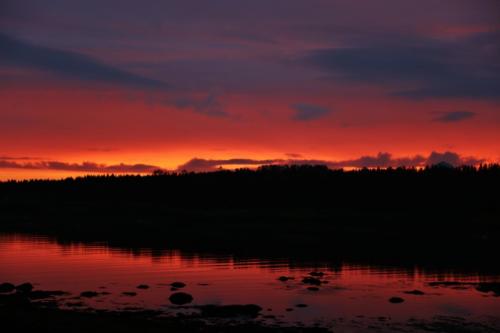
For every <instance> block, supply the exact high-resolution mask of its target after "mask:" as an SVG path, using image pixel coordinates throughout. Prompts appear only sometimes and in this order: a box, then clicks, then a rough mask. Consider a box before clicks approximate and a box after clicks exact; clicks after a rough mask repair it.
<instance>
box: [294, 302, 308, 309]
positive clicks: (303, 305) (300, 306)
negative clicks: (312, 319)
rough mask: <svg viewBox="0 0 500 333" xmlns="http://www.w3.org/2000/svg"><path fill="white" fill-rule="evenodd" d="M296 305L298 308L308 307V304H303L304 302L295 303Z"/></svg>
mask: <svg viewBox="0 0 500 333" xmlns="http://www.w3.org/2000/svg"><path fill="white" fill-rule="evenodd" d="M295 307H297V308H307V304H303V303H300V304H295Z"/></svg>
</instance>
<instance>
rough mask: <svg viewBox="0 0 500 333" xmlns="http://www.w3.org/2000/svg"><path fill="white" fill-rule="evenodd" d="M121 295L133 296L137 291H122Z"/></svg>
mask: <svg viewBox="0 0 500 333" xmlns="http://www.w3.org/2000/svg"><path fill="white" fill-rule="evenodd" d="M122 295H123V296H130V297H133V296H137V293H136V292H134V291H124V292H122Z"/></svg>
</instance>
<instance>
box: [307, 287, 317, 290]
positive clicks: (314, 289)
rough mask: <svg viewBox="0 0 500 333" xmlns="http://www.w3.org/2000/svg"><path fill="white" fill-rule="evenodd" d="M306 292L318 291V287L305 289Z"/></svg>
mask: <svg viewBox="0 0 500 333" xmlns="http://www.w3.org/2000/svg"><path fill="white" fill-rule="evenodd" d="M307 290H309V291H319V288H318V287H307Z"/></svg>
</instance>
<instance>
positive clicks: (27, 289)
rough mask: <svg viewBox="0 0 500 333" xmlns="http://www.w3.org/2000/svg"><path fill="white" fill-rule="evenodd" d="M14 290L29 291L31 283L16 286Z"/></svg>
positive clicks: (31, 286)
mask: <svg viewBox="0 0 500 333" xmlns="http://www.w3.org/2000/svg"><path fill="white" fill-rule="evenodd" d="M16 290H17V291H19V292H22V293H29V292H30V291H32V290H33V285H32V284H31V283H29V282H26V283H23V284H20V285H18V286H16Z"/></svg>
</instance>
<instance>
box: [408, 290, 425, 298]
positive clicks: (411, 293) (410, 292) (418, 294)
mask: <svg viewBox="0 0 500 333" xmlns="http://www.w3.org/2000/svg"><path fill="white" fill-rule="evenodd" d="M404 293H405V294H408V295H417V296H421V295H425V293H424V292H423V291H421V290H417V289H415V290H410V291H405V292H404Z"/></svg>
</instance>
